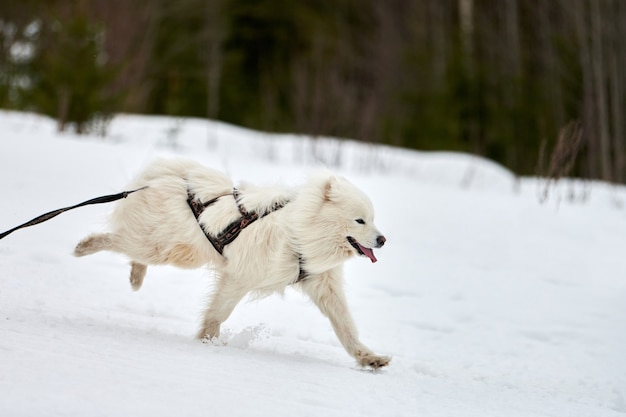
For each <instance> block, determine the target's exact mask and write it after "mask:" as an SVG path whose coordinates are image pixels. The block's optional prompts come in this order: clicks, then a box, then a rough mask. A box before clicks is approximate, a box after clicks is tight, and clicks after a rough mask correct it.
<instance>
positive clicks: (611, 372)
mask: <svg viewBox="0 0 626 417" xmlns="http://www.w3.org/2000/svg"><path fill="white" fill-rule="evenodd" d="M54 129H55V127H54V123H53V122H52V121H50V120H48V119H45V118H40V117H38V116H34V115H29V114H20V113H7V112H0V173H1V175H0V190H1V192H2V197H1V201H2V203H1V204H0V232H1V231H4V230H6V229H9V228H11V227H13V226H15V225H17V224H20V223H22V222H24V221H26V220H29V219H30V218H32V217H35V216H36V215H39V214H41V213H44V212H46V211H49V210H52V209H55V208H59V207H63V206H67V205H70V204H74V203H78V202H80V201H83V200H86V199H88V198H91V197H96V196H99V195H103V194H111V193H116V192H119V191H121V190H123V189H124V187H125V184H126V183H127V181H128V180H129V179H130V178H131V177H132V176H133V175H134V174H136V173H137V172H138V170H139V169H140V168H141V167H142V166H144V165H145V164H146V163H148V162H149V161H150V160H152V159H153V158H154V157H156V156H162V155H172V154H180V155H184V156H187V157H189V158H193V159H196V160H199V161H201V162H203V163H204V164H206V165H209V166H212V167H215V168H218V169H221V170H224V171H226V172H228V173H229V174H230V175H231V176H233V177H234V178H235V179H236V180H252V181H256V182H266V183H267V182H275V181H283V182H288V183H298V182H301V181H302V180H303V179H304V178H305V177H306V174H307V172H309V171H310V170H311V168H312V166H313V165H314V163H313V162H312V160H313V158H311V157H310V156H309V155H310V154H311V153H312V152H315V153H316V155H317V157H318V158H319V159H322V160H324V161H326V163H327V164H332V163H333V161H335V162H337V161H338V162H339V163H341V169H339V170H338V171H340V173H342V174H343V175H346V176H347V177H349V178H350V179H351V180H352V181H353V182H355V183H356V184H358V185H359V186H360V187H361V188H362V189H363V190H364V191H366V192H367V193H368V194H369V195H370V196H371V198H372V200H373V202H374V205H375V207H376V209H377V224H378V226H379V227H380V228H381V229H382V231H383V232H384V233H385V235H386V236H387V238H388V242H387V245H385V247H384V248H383V249H381V250H379V251H377V257H378V259H379V262H378V263H376V264H371V263H370V262H369V261H366V260H364V259H354V260H352V261H350V262H349V263H348V264H347V266H346V281H347V285H346V287H347V292H348V301H349V304H350V306H351V309H352V312H353V315H354V318H355V321H356V323H357V325H358V327H359V329H360V332H361V335H362V339H363V341H364V342H365V343H366V344H367V345H369V346H371V347H372V348H373V349H374V350H375V351H376V352H378V353H381V354H388V355H391V356H393V361H392V363H391V365H390V367H389V368H387V369H384V370H382V371H380V372H370V371H364V370H361V369H359V368H357V367H356V366H355V364H354V362H353V360H352V359H351V358H350V357H349V356H348V355H347V354H346V353H345V351H344V350H343V348H342V347H341V346H340V345H339V342H338V341H337V339H336V337H335V335H334V334H333V332H332V329H331V327H330V325H329V323H328V322H327V321H326V319H325V318H324V317H322V315H321V314H320V313H319V312H317V311H316V309H315V307H314V306H313V305H311V304H310V303H309V302H308V301H307V300H306V299H304V297H302V296H301V295H300V294H298V293H296V292H295V291H292V290H289V291H288V292H287V294H286V296H285V297H284V298H280V297H278V296H274V297H270V298H267V299H264V300H261V301H258V302H249V303H243V304H241V305H240V306H238V308H237V309H236V310H235V312H234V313H233V315H232V316H231V317H230V319H229V320H228V321H227V322H226V323H225V325H224V327H223V329H224V335H223V337H222V339H223V341H224V342H225V344H226V345H225V346H217V345H204V344H201V343H199V342H197V341H196V340H194V338H193V337H194V333H195V331H196V328H197V326H198V324H199V314H200V312H201V310H202V307H203V303H204V301H205V298H206V294H207V292H208V289H209V287H210V283H211V273H210V272H209V271H206V270H197V271H183V270H177V269H174V268H169V267H159V268H155V267H153V268H151V269H149V270H148V276H147V277H146V282H145V284H144V288H143V289H142V290H141V291H139V292H137V293H133V292H131V291H130V286H129V284H128V280H127V275H128V272H129V268H128V265H127V261H126V260H125V259H124V258H123V257H121V256H118V255H114V254H97V255H94V256H90V257H86V258H81V259H77V258H74V257H73V256H71V252H72V250H73V247H74V245H75V244H76V243H77V242H78V240H80V239H81V238H82V237H84V236H85V235H86V234H88V233H91V232H95V231H99V230H102V229H103V228H104V227H105V221H106V217H107V213H108V212H109V210H110V208H111V206H110V205H107V206H91V207H87V208H81V209H78V210H76V211H72V212H69V213H65V214H63V215H61V216H59V217H57V218H55V219H53V220H51V221H49V222H47V223H44V224H41V225H38V226H35V227H32V228H29V229H24V230H20V231H17V232H15V233H14V234H12V235H10V236H8V237H6V238H5V239H3V240H1V241H0V416H151V417H154V416H173V415H176V416H206V415H211V416H480V417H484V416H498V417H501V416H524V417H528V416H581V417H588V416H593V417H597V416H623V415H624V414H626V274H625V271H626V255H625V254H624V248H625V247H626V245H625V243H626V208H624V205H625V204H626V189H624V188H622V187H610V186H608V185H606V184H601V183H595V184H593V185H587V186H583V185H581V184H579V183H571V184H570V185H569V186H563V187H561V188H557V189H554V190H552V192H551V194H550V199H549V200H548V202H547V203H545V204H543V205H542V204H539V202H538V199H537V195H538V194H539V191H540V190H541V186H540V184H538V182H537V180H535V179H530V178H529V179H522V180H521V181H517V182H516V181H515V180H514V178H513V177H512V176H511V175H510V173H508V172H507V171H506V170H504V169H502V168H501V167H499V166H497V165H495V164H493V163H490V162H487V161H483V160H480V159H478V158H473V157H470V156H467V155H459V154H447V153H434V154H423V153H417V152H406V151H404V152H403V151H398V150H393V149H389V148H376V147H368V146H360V145H357V144H354V143H344V144H341V145H339V144H338V143H337V142H334V141H318V142H315V141H312V140H310V139H306V138H295V137H291V136H281V137H276V136H272V135H267V134H261V133H258V132H252V131H247V130H245V129H240V128H236V127H233V126H227V125H223V124H208V123H207V122H203V121H199V120H175V119H167V118H145V117H133V116H123V117H118V118H117V119H115V120H114V121H113V123H112V125H111V127H110V131H109V135H108V136H107V137H106V138H96V137H76V136H73V135H71V134H66V135H57V134H56V133H55V132H54ZM572 190H573V192H574V193H576V194H577V195H581V194H582V193H584V192H589V191H590V196H589V199H588V200H587V201H586V202H585V203H580V202H577V203H572V202H570V201H569V198H568V195H569V194H570V193H571V192H572Z"/></svg>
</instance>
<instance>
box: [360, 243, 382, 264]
mask: <svg viewBox="0 0 626 417" xmlns="http://www.w3.org/2000/svg"><path fill="white" fill-rule="evenodd" d="M357 244H358V243H357ZM358 245H359V249H361V251H363V253H364V254H365V255H366V256H367V257H368V258H370V260H371V261H372V263H374V262H376V261H378V259H376V257H375V256H374V251H373V250H371V249H370V248H366V247H365V246H361V245H360V244H358Z"/></svg>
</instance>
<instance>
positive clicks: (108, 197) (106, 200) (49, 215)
mask: <svg viewBox="0 0 626 417" xmlns="http://www.w3.org/2000/svg"><path fill="white" fill-rule="evenodd" d="M146 188H148V186H145V187H141V188H138V189H136V190H132V191H123V192H121V193H118V194H111V195H104V196H102V197H96V198H92V199H91V200H87V201H83V202H82V203H79V204H76V205H74V206H70V207H64V208H60V209H58V210H54V211H51V212H49V213H46V214H42V215H41V216H39V217H35V218H34V219H32V220H30V221H28V222H26V223H24V224H22V225H19V226H17V227H14V228H13V229H11V230H7V231H6V232H4V233H2V234H0V239H3V238H4V237H5V236H8V235H10V234H11V233H13V232H15V231H16V230H19V229H22V228H24V227H29V226H34V225H36V224H39V223H43V222H45V221H46V220H50V219H51V218H53V217H56V216H58V215H59V214H61V213H64V212H66V211H68V210H73V209H75V208H78V207H83V206H89V205H91V204H102V203H110V202H112V201H116V200H121V199H122V198H126V197H128V195H129V194H132V193H134V192H136V191H141V190H144V189H146Z"/></svg>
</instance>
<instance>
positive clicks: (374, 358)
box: [357, 353, 391, 369]
mask: <svg viewBox="0 0 626 417" xmlns="http://www.w3.org/2000/svg"><path fill="white" fill-rule="evenodd" d="M357 362H358V363H359V365H361V366H362V367H364V368H365V367H370V368H372V369H379V368H382V367H384V366H387V365H389V362H391V357H389V356H379V355H375V354H373V353H363V354H361V355H359V357H358V358H357Z"/></svg>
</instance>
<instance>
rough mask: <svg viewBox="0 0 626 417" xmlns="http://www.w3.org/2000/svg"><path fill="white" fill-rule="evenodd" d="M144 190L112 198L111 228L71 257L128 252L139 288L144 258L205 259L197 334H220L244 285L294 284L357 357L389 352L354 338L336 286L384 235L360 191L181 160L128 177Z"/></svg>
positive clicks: (320, 180)
mask: <svg viewBox="0 0 626 417" xmlns="http://www.w3.org/2000/svg"><path fill="white" fill-rule="evenodd" d="M131 186H132V187H133V188H140V187H145V189H143V190H141V191H139V192H136V193H133V194H132V195H129V196H128V198H126V199H124V200H121V201H119V202H118V203H117V205H116V207H115V210H114V212H113V216H112V221H111V223H112V224H111V226H112V232H111V233H104V234H95V235H91V236H88V237H87V238H85V239H84V240H82V241H81V242H80V243H79V244H78V245H77V246H76V250H75V255H76V256H84V255H89V254H92V253H95V252H98V251H101V250H109V251H114V252H119V253H122V254H125V255H127V256H128V257H130V259H131V260H132V261H131V273H130V282H131V285H132V287H133V289H134V290H138V289H139V288H140V287H141V284H142V282H143V279H144V276H145V274H146V268H147V265H163V264H171V265H176V266H178V267H182V268H197V267H200V266H203V265H210V266H211V267H212V268H214V269H215V271H216V273H217V283H216V285H215V290H214V292H213V294H212V295H211V298H210V302H209V305H208V308H207V310H206V312H205V313H204V320H203V323H202V327H201V329H200V332H199V333H198V338H200V339H203V340H210V339H212V338H214V337H218V336H219V332H220V325H221V324H222V323H223V322H224V321H225V320H226V319H227V318H228V316H229V315H230V314H231V312H232V311H233V309H234V308H235V306H236V305H237V303H238V302H239V301H240V300H241V299H242V298H243V297H244V296H245V295H246V294H248V293H250V292H254V293H256V294H257V295H261V296H263V295H268V294H271V293H272V292H279V293H282V292H283V291H284V289H285V288H286V287H287V286H289V285H293V286H294V287H297V288H299V289H301V290H302V291H303V292H304V293H306V294H307V295H308V296H309V297H310V298H311V300H313V302H314V303H315V304H316V305H317V306H318V307H319V309H320V310H321V312H322V313H323V314H324V315H325V316H327V317H328V318H329V319H330V322H331V323H332V326H333V329H334V330H335V333H336V334H337V337H338V338H339V340H340V341H341V343H342V344H343V346H344V347H345V349H346V351H347V352H348V353H349V354H350V355H352V356H353V357H354V358H355V359H356V360H357V362H358V363H359V364H360V365H361V366H369V367H372V368H379V367H382V366H386V365H388V364H389V361H390V360H391V358H389V357H387V356H379V355H376V354H374V353H373V352H372V351H371V350H370V349H368V348H367V347H366V346H364V345H363V344H362V343H361V342H360V341H359V339H358V335H357V329H356V326H355V324H354V322H353V320H352V317H351V315H350V312H349V311H348V306H347V303H346V298H345V295H344V291H343V278H342V264H343V263H344V262H345V261H346V260H347V259H348V258H350V257H351V256H353V255H361V256H367V257H369V258H370V260H371V261H372V262H376V257H375V256H374V253H373V251H372V248H379V247H381V246H382V245H383V244H384V243H385V238H384V237H383V236H382V235H381V233H380V232H379V231H378V230H377V229H376V227H375V226H374V223H373V221H374V210H373V207H372V203H371V202H370V200H369V199H368V198H367V196H366V195H365V194H364V193H363V192H361V191H360V190H359V189H357V188H356V187H355V186H354V185H352V184H351V183H350V182H348V181H347V180H346V179H344V178H341V177H335V176H332V175H330V174H328V173H324V174H318V175H317V176H314V177H313V178H312V179H311V180H310V181H309V182H308V183H306V184H305V185H304V186H302V187H299V188H297V189H295V190H290V189H287V188H280V187H257V186H252V185H247V184H246V185H242V186H240V187H237V188H234V187H233V184H232V182H231V180H230V179H229V178H228V177H227V176H225V175H224V174H222V173H220V172H218V171H215V170H212V169H208V168H206V167H203V166H201V165H199V164H197V163H195V162H190V161H186V160H166V161H157V162H155V163H153V164H152V165H150V166H149V167H148V168H147V169H146V170H145V171H144V172H143V173H142V174H141V175H140V176H139V177H138V178H137V179H136V181H135V182H134V183H133V184H132V185H131Z"/></svg>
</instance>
